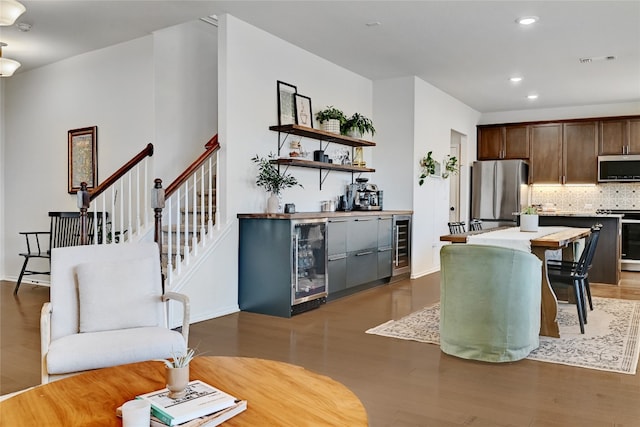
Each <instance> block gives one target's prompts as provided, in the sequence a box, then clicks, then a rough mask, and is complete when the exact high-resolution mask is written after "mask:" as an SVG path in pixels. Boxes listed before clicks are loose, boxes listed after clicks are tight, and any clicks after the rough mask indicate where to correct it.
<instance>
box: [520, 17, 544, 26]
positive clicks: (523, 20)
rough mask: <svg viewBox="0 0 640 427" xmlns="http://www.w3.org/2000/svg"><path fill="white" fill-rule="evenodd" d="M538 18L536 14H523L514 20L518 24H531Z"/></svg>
mask: <svg viewBox="0 0 640 427" xmlns="http://www.w3.org/2000/svg"><path fill="white" fill-rule="evenodd" d="M539 19H540V18H538V17H537V16H523V17H521V18H518V19H516V22H517V23H518V24H520V25H531V24H534V23H536V22H538V20H539Z"/></svg>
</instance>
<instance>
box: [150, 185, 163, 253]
mask: <svg viewBox="0 0 640 427" xmlns="http://www.w3.org/2000/svg"><path fill="white" fill-rule="evenodd" d="M153 182H154V186H153V191H151V208H152V209H153V212H154V218H155V227H154V229H155V232H154V234H153V237H154V240H155V241H156V243H157V244H158V248H159V249H160V253H162V209H164V188H162V180H161V179H160V178H156V179H155V180H154V181H153Z"/></svg>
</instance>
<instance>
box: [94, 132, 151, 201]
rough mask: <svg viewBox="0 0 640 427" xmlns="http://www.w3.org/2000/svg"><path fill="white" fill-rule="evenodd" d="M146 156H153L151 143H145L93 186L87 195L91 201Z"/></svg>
mask: <svg viewBox="0 0 640 427" xmlns="http://www.w3.org/2000/svg"><path fill="white" fill-rule="evenodd" d="M147 156H148V157H151V156H153V144H151V143H149V144H147V146H146V147H145V148H144V150H142V151H141V152H139V153H138V154H136V155H135V156H133V158H132V159H131V160H129V161H128V162H127V163H125V164H124V165H123V166H122V167H121V168H120V169H118V170H117V171H115V172H114V173H113V174H112V175H111V176H110V177H109V178H107V179H105V180H104V181H103V182H102V184H100V185H98V186H97V187H96V188H94V189H93V190H92V191H91V193H90V195H89V200H90V201H93V199H95V198H96V197H98V196H99V195H100V194H101V193H102V192H103V191H105V190H106V189H107V188H109V186H111V185H112V184H113V183H114V182H116V181H117V180H119V179H120V178H122V177H123V176H124V175H125V174H126V173H127V172H129V171H130V170H131V169H133V168H134V167H135V166H136V165H137V164H138V163H140V162H141V161H142V160H143V159H144V158H145V157H147Z"/></svg>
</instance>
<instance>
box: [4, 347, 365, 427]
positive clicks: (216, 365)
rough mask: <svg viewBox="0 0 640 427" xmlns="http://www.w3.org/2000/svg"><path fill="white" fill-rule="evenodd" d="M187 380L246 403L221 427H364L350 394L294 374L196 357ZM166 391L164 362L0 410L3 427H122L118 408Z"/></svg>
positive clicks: (111, 371) (100, 373) (17, 400)
mask: <svg viewBox="0 0 640 427" xmlns="http://www.w3.org/2000/svg"><path fill="white" fill-rule="evenodd" d="M190 379H191V380H196V379H198V380H202V381H204V382H206V383H208V384H211V385H213V386H214V387H217V388H219V389H220V390H223V391H226V392H227V393H229V394H231V395H233V396H235V397H237V398H238V399H243V400H246V401H247V402H248V403H247V410H246V411H244V412H242V413H240V414H238V415H236V416H235V417H233V418H231V419H230V420H228V421H226V422H225V424H224V425H225V426H227V425H228V426H281V427H284V426H295V427H301V426H341V427H343V426H350V427H352V426H366V425H368V420H367V413H366V411H365V409H364V407H363V405H362V403H361V402H360V400H359V399H358V397H357V396H356V395H355V394H353V392H352V391H351V390H349V389H348V388H347V387H345V386H344V385H342V384H341V383H339V382H337V381H335V380H333V379H331V378H329V377H327V376H324V375H319V374H316V373H314V372H311V371H308V370H306V369H304V368H302V367H300V366H296V365H291V364H288V363H283V362H276V361H273V360H264V359H253V358H245V357H197V358H195V359H194V360H193V361H192V362H191V369H190ZM164 387H165V381H164V364H163V363H162V362H154V361H151V362H140V363H133V364H129V365H122V366H116V367H113V368H105V369H99V370H95V371H89V372H86V373H83V374H79V375H76V376H73V377H69V378H65V379H62V380H59V381H55V382H52V383H49V384H44V385H40V386H37V387H35V388H33V389H30V390H28V391H25V392H23V393H20V394H18V395H16V396H14V397H11V398H9V399H7V400H5V401H4V402H1V403H0V425H3V426H31V425H33V426H36V425H37V426H63V425H64V426H98V425H99V426H121V425H122V421H121V420H120V419H119V418H117V417H116V408H118V407H119V406H121V405H122V404H123V403H124V402H126V401H128V400H131V399H133V398H135V397H136V396H137V395H140V394H143V393H147V392H150V391H154V390H159V389H161V388H164Z"/></svg>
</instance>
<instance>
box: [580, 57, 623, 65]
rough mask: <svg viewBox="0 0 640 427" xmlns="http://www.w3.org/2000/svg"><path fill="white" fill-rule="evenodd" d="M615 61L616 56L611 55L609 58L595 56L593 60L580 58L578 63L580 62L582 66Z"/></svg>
mask: <svg viewBox="0 0 640 427" xmlns="http://www.w3.org/2000/svg"><path fill="white" fill-rule="evenodd" d="M614 59H616V57H615V56H613V55H609V56H594V57H593V58H580V59H579V60H578V61H580V63H581V64H589V63H591V62H597V61H613V60H614Z"/></svg>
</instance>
